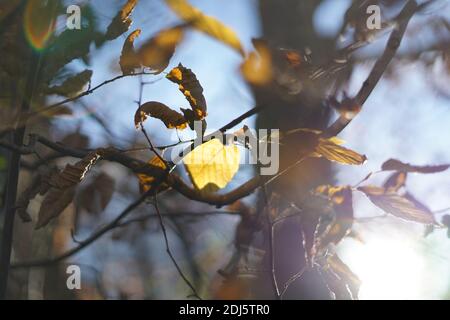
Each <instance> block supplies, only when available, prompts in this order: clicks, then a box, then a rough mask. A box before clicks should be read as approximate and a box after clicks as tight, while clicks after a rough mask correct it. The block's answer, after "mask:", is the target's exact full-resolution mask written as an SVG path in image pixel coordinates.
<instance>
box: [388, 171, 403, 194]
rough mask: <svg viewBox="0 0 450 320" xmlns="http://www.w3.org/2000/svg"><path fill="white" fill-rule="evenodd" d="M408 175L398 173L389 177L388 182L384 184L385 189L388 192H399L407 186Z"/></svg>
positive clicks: (401, 172)
mask: <svg viewBox="0 0 450 320" xmlns="http://www.w3.org/2000/svg"><path fill="white" fill-rule="evenodd" d="M406 178H407V173H406V172H403V171H398V172H395V173H393V174H392V175H390V176H389V178H388V179H387V180H386V182H385V183H384V184H383V188H384V189H386V190H387V191H388V192H389V191H391V192H397V191H398V190H400V188H402V187H404V186H405V183H406Z"/></svg>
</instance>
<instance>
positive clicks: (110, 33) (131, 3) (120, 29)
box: [105, 0, 138, 40]
mask: <svg viewBox="0 0 450 320" xmlns="http://www.w3.org/2000/svg"><path fill="white" fill-rule="evenodd" d="M137 2H138V0H128V1H127V2H126V3H125V4H124V6H123V7H122V8H121V9H120V11H119V12H118V13H117V15H116V16H115V17H114V19H113V20H112V21H111V23H110V24H109V26H108V29H107V30H106V35H105V37H106V39H108V40H113V39H116V38H117V37H118V36H120V35H121V34H123V33H125V32H127V30H128V29H129V28H130V26H131V23H132V22H133V21H132V20H131V19H130V16H131V13H132V12H133V10H134V8H135V7H136V4H137Z"/></svg>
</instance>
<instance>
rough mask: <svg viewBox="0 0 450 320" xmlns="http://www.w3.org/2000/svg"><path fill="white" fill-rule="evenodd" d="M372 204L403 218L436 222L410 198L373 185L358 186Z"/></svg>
mask: <svg viewBox="0 0 450 320" xmlns="http://www.w3.org/2000/svg"><path fill="white" fill-rule="evenodd" d="M358 190H359V191H361V192H363V193H364V194H365V195H366V196H367V197H368V198H369V199H370V201H372V203H373V204H374V205H376V206H377V207H379V208H380V209H382V210H383V211H385V212H386V213H390V214H392V215H394V216H396V217H399V218H401V219H404V220H408V221H414V222H419V223H424V224H436V221H435V219H434V217H433V215H432V214H431V212H429V211H428V210H424V208H423V207H422V206H419V205H417V204H416V203H414V201H412V200H411V199H408V198H407V197H403V196H401V195H399V194H397V193H395V192H391V191H387V190H386V189H384V188H380V187H375V186H363V187H359V188H358Z"/></svg>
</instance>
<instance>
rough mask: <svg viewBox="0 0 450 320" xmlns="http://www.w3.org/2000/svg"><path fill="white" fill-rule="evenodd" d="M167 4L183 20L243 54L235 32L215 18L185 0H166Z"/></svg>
mask: <svg viewBox="0 0 450 320" xmlns="http://www.w3.org/2000/svg"><path fill="white" fill-rule="evenodd" d="M166 3H167V5H168V6H169V7H170V8H171V9H172V10H173V11H174V12H175V13H176V14H177V15H178V16H179V17H180V18H181V19H182V20H183V21H185V22H187V23H189V24H190V25H192V26H193V27H194V28H195V29H197V30H199V31H201V32H203V33H206V34H207V35H209V36H211V37H213V38H215V39H216V40H219V41H220V42H222V43H224V44H226V45H228V46H230V47H231V48H233V49H234V50H236V51H237V52H239V54H240V55H241V56H244V50H243V49H242V45H241V42H240V41H239V38H238V37H237V35H236V33H235V32H234V31H233V30H232V29H231V28H229V27H227V26H226V25H224V24H223V23H222V22H220V21H218V20H217V19H216V18H213V17H210V16H207V15H205V14H203V13H202V12H201V11H200V10H198V9H197V8H195V7H193V6H191V5H190V4H189V2H188V1H186V0H166Z"/></svg>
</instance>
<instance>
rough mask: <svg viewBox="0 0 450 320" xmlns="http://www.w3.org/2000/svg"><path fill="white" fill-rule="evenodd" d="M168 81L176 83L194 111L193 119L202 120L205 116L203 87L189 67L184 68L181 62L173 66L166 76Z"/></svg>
mask: <svg viewBox="0 0 450 320" xmlns="http://www.w3.org/2000/svg"><path fill="white" fill-rule="evenodd" d="M166 78H167V79H169V80H170V81H172V82H174V83H176V84H178V88H179V89H180V91H181V92H182V93H183V95H184V96H185V97H186V99H187V101H188V102H189V104H190V105H191V108H192V111H194V115H193V117H194V120H202V119H203V118H205V117H206V115H207V112H206V100H205V97H204V96H203V88H202V86H201V85H200V82H199V81H198V80H197V77H196V76H195V74H194V73H193V72H192V70H191V69H188V68H185V67H184V66H183V65H182V64H181V63H180V64H179V65H178V67H176V68H173V69H172V70H171V71H170V72H169V74H168V75H167V76H166Z"/></svg>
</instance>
